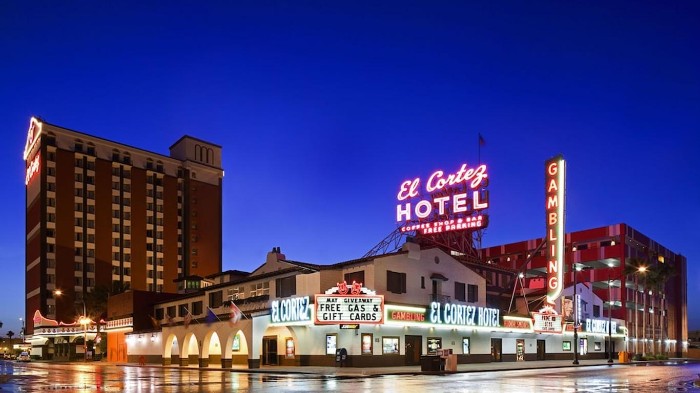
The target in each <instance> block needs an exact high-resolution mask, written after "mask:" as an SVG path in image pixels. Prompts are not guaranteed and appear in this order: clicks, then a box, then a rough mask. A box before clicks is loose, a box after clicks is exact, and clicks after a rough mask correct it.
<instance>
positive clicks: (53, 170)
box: [46, 167, 56, 176]
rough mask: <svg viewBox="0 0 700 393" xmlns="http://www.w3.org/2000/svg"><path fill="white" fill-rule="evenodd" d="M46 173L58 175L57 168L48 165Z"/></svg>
mask: <svg viewBox="0 0 700 393" xmlns="http://www.w3.org/2000/svg"><path fill="white" fill-rule="evenodd" d="M46 173H47V174H48V175H49V176H56V168H53V167H48V168H47V169H46Z"/></svg>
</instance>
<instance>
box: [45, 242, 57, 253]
mask: <svg viewBox="0 0 700 393" xmlns="http://www.w3.org/2000/svg"><path fill="white" fill-rule="evenodd" d="M46 251H47V252H54V251H55V246H54V245H53V244H51V243H49V244H47V245H46Z"/></svg>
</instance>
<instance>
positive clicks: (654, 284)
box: [650, 263, 676, 353]
mask: <svg viewBox="0 0 700 393" xmlns="http://www.w3.org/2000/svg"><path fill="white" fill-rule="evenodd" d="M675 273H676V272H675V269H674V268H673V266H671V265H669V264H666V263H657V264H656V265H655V266H654V267H653V270H652V274H651V277H653V279H652V281H651V282H650V288H651V289H652V290H654V291H655V292H656V293H657V294H659V295H660V301H661V304H660V306H659V308H660V309H661V310H660V311H659V324H660V325H661V326H660V333H659V335H660V338H659V340H660V341H661V344H660V345H659V349H660V351H659V352H662V353H665V352H666V350H665V346H664V326H663V323H664V319H665V318H664V313H665V309H666V283H667V282H668V281H669V280H670V279H671V278H672V277H673V276H674V275H675Z"/></svg>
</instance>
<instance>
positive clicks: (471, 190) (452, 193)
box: [396, 164, 489, 234]
mask: <svg viewBox="0 0 700 393" xmlns="http://www.w3.org/2000/svg"><path fill="white" fill-rule="evenodd" d="M487 184H488V172H487V170H486V165H479V166H478V167H476V168H468V167H467V164H462V166H461V167H460V168H459V170H457V171H456V172H454V173H450V174H445V172H443V171H441V170H437V171H435V172H433V173H432V174H431V175H430V176H429V177H428V179H427V181H426V182H425V186H424V187H422V184H421V178H419V177H417V178H415V179H413V180H406V181H404V182H403V183H401V186H400V187H399V192H398V194H397V195H396V199H397V200H398V202H399V203H398V204H397V205H396V221H397V222H399V223H403V226H402V227H401V231H402V232H406V231H420V233H422V234H432V233H441V232H448V231H457V230H464V229H478V228H481V227H485V226H486V225H487V222H488V220H487V217H486V216H485V215H482V214H477V213H478V212H480V211H482V210H484V209H487V208H488V207H489V201H488V193H487V192H484V191H483V190H482V189H483V188H484V187H486V185H487ZM422 188H424V190H425V192H426V193H427V194H428V195H429V197H428V198H425V199H421V198H420V195H419V194H420V191H421V189H422ZM416 200H417V202H415V203H414V201H416Z"/></svg>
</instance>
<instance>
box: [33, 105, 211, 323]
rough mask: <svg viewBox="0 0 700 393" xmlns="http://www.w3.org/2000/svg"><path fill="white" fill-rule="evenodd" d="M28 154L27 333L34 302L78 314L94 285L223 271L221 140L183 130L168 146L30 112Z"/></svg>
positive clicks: (57, 315) (136, 285) (69, 318)
mask: <svg viewBox="0 0 700 393" xmlns="http://www.w3.org/2000/svg"><path fill="white" fill-rule="evenodd" d="M24 160H25V163H26V168H27V169H26V178H25V184H26V186H25V189H26V203H27V207H26V228H25V233H26V253H25V263H26V283H25V291H26V299H25V305H26V307H25V314H26V320H27V321H29V322H30V323H28V324H27V327H26V329H27V332H26V334H28V335H30V334H32V330H33V328H32V323H31V321H32V318H33V316H34V315H35V312H36V311H37V310H38V311H40V312H41V314H42V315H44V316H46V317H47V318H51V319H55V320H57V321H58V322H64V323H74V322H75V321H76V319H77V317H78V315H80V314H82V313H83V308H84V304H85V302H84V299H86V297H87V296H88V293H90V292H92V291H94V290H95V289H96V288H99V289H103V290H106V291H109V293H111V294H116V293H119V292H123V291H125V290H128V289H133V290H143V291H151V292H177V290H178V288H177V285H178V284H177V282H176V281H177V280H178V279H180V278H183V277H188V276H200V277H205V276H207V275H210V274H214V273H219V272H221V268H222V262H221V235H222V229H221V227H222V221H221V220H222V211H221V208H222V200H221V198H222V180H223V175H224V172H223V169H222V168H221V146H218V145H215V144H213V143H209V142H205V141H202V140H199V139H196V138H193V137H190V136H183V137H182V138H180V139H179V140H178V141H177V142H175V143H174V144H173V145H172V146H170V155H169V156H164V155H160V154H157V153H153V152H150V151H147V150H142V149H139V148H136V147H133V146H129V145H125V144H121V143H117V142H113V141H110V140H106V139H102V138H99V137H96V136H92V135H88V134H84V133H82V132H78V131H73V130H70V129H66V128H63V127H60V126H56V125H53V124H49V123H46V122H45V121H43V120H41V119H38V118H32V119H31V121H30V126H29V131H28V133H27V142H26V145H25V148H24ZM183 281H184V280H180V282H183ZM57 291H60V292H57ZM57 293H60V296H56V295H55V294H57Z"/></svg>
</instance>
